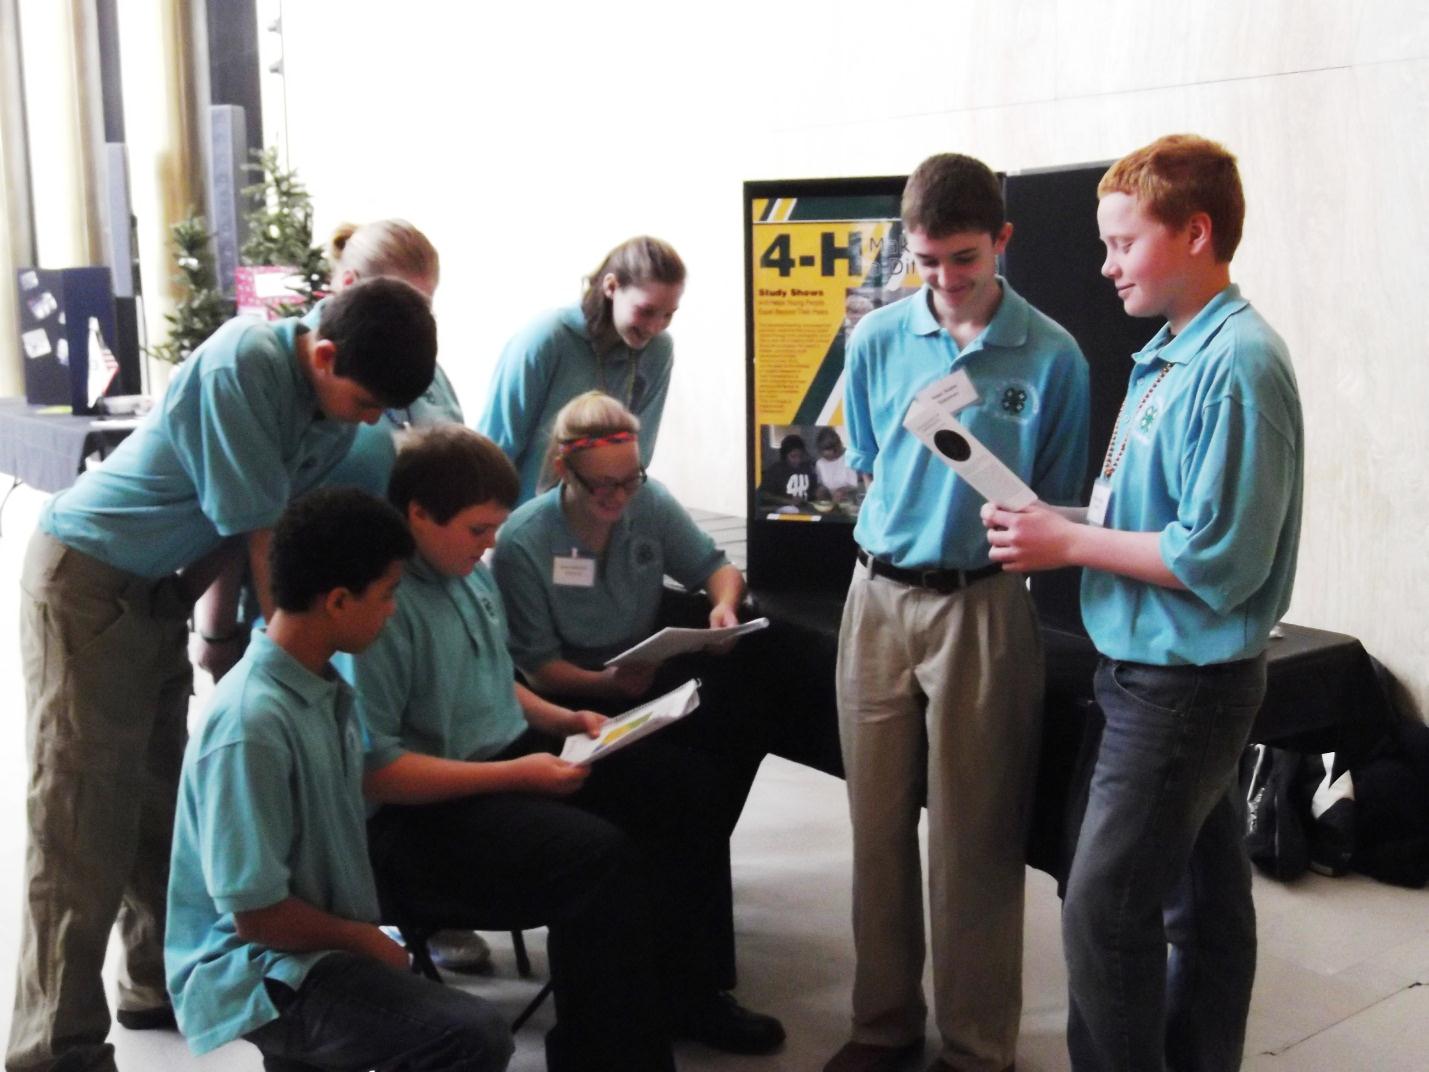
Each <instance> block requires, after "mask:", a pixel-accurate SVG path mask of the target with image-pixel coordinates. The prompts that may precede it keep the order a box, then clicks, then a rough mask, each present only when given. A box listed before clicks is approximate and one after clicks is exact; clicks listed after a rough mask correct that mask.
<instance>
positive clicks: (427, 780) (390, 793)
mask: <svg viewBox="0 0 1429 1072" xmlns="http://www.w3.org/2000/svg"><path fill="white" fill-rule="evenodd" d="M528 788H529V787H528V786H527V785H526V784H525V782H524V780H523V779H522V778H521V776H520V769H519V768H518V767H516V766H515V765H514V764H512V763H510V762H505V761H501V762H473V761H470V760H462V759H440V758H438V757H436V756H424V755H421V754H420V753H417V752H404V753H403V754H402V755H400V756H398V757H397V758H396V759H394V760H393V761H392V762H391V763H389V764H387V766H385V767H379V768H378V769H377V770H375V771H369V772H368V773H367V774H366V775H365V776H364V777H363V779H362V793H363V795H364V796H365V797H367V799H368V800H372V801H376V802H377V803H379V804H406V805H419V804H439V803H441V802H442V801H446V800H457V799H460V798H461V797H470V796H477V795H479V794H481V793H509V792H520V791H523V790H526V789H528Z"/></svg>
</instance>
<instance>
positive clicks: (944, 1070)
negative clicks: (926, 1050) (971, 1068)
mask: <svg viewBox="0 0 1429 1072" xmlns="http://www.w3.org/2000/svg"><path fill="white" fill-rule="evenodd" d="M927 1072H956V1069H954V1068H953V1066H952V1065H950V1064H946V1063H945V1062H944V1061H943V1059H942V1058H941V1057H937V1058H934V1059H933V1063H932V1064H930V1065H929V1066H928V1069H927ZM1002 1072H1017V1066H1016V1065H1008V1066H1007V1067H1006V1068H1004V1069H1003V1070H1002Z"/></svg>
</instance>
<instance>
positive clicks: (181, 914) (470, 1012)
mask: <svg viewBox="0 0 1429 1072" xmlns="http://www.w3.org/2000/svg"><path fill="white" fill-rule="evenodd" d="M411 553H412V538H411V536H410V534H409V533H408V532H407V528H406V526H405V525H404V524H403V523H402V519H401V518H400V517H399V516H397V514H396V513H395V512H394V511H393V510H392V509H391V508H390V507H388V506H387V505H386V504H385V503H382V502H380V501H378V500H376V499H374V498H372V497H371V496H369V495H366V494H363V493H362V492H359V491H355V490H351V489H347V490H331V491H327V490H325V491H319V492H315V493H313V494H311V495H309V496H307V497H306V498H304V499H302V500H300V501H299V502H298V503H296V504H294V505H293V506H292V507H291V508H290V509H289V510H288V511H287V512H286V513H285V514H284V516H283V518H282V519H281V520H280V522H279V523H278V526H277V528H276V530H275V532H274V536H273V543H272V555H271V563H270V564H271V589H272V593H273V599H274V602H275V604H276V606H277V610H276V611H275V612H274V613H273V616H272V618H271V620H270V622H269V624H268V628H267V630H266V632H259V633H257V634H255V636H254V639H253V643H252V645H251V646H250V647H249V649H248V652H247V654H246V655H245V656H244V657H243V659H242V661H241V662H239V663H238V665H237V666H236V667H235V668H234V669H233V670H232V671H231V672H230V673H229V674H228V675H227V676H225V677H224V679H223V681H222V682H220V683H219V686H218V688H217V690H216V691H215V693H214V698H213V703H212V707H211V709H210V712H209V715H208V718H207V720H206V722H205V723H204V726H203V728H202V730H201V731H200V732H199V734H198V735H197V736H196V737H195V738H194V739H193V741H192V742H191V743H190V745H189V748H188V750H187V752H186V754H185V756H184V766H183V774H182V778H181V781H180V797H179V814H178V817H177V820H176V824H175V832H174V850H173V858H172V862H171V867H170V881H169V931H168V937H167V940H166V943H165V961H166V965H167V968H168V977H169V990H170V992H171V993H172V994H173V999H174V1006H175V1011H176V1012H177V1014H178V1020H179V1025H180V1027H181V1028H182V1030H183V1032H184V1034H185V1035H186V1036H187V1037H188V1040H189V1044H190V1046H191V1047H192V1048H193V1049H194V1051H195V1052H197V1053H205V1052H207V1051H208V1050H211V1049H214V1048H215V1047H217V1046H220V1045H222V1044H223V1043H225V1042H228V1041H230V1040H231V1039H234V1038H239V1037H243V1038H247V1039H248V1041H250V1042H252V1043H253V1044H254V1045H256V1046H257V1047H258V1048H259V1049H260V1050H261V1051H262V1053H263V1058H264V1064H265V1066H266V1067H268V1068H275V1067H282V1068H306V1067H323V1068H334V1067H335V1068H371V1067H374V1066H375V1067H379V1068H385V1067H388V1062H390V1061H392V1060H393V1059H395V1058H397V1057H399V1056H400V1057H401V1058H402V1059H403V1061H404V1064H403V1066H402V1067H404V1068H410V1069H427V1070H437V1069H442V1070H449V1069H462V1070H469V1072H496V1070H499V1069H504V1068H505V1067H506V1064H507V1062H508V1060H509V1059H510V1057H511V1052H512V1043H511V1035H510V1032H509V1031H508V1030H507V1028H506V1025H505V1024H504V1023H503V1022H502V1021H501V1019H500V1018H499V1017H498V1016H497V1015H496V1014H495V1013H494V1012H493V1011H492V1009H491V1008H490V1007H489V1006H487V1005H486V1004H484V1003H483V1002H481V1001H479V1000H477V999H476V998H473V997H471V996H469V995H466V994H463V993H462V992H461V991H459V990H456V989H450V988H447V987H443V986H439V985H437V984H435V983H432V982H430V981H428V980H426V979H422V978H420V977H418V976H415V975H412V974H410V973H409V972H408V970H407V955H406V953H405V952H404V951H403V949H402V948H401V946H399V945H397V944H395V943H394V942H392V941H390V940H389V939H388V938H387V937H386V936H385V935H383V933H382V931H381V930H379V929H378V927H377V926H376V923H377V894H376V890H375V887H374V883H373V879H372V872H371V870H370V868H369V866H368V862H367V851H366V850H367V846H366V839H365V831H364V827H363V821H364V812H363V803H362V796H361V772H362V742H361V733H360V732H359V729H358V724H357V720H356V717H355V713H354V711H353V699H352V694H351V691H350V690H349V689H348V687H347V686H346V685H345V684H344V683H343V682H342V681H341V679H340V678H338V677H337V676H336V674H335V673H334V671H333V670H332V667H331V666H330V665H329V660H330V659H331V658H332V656H333V655H334V654H335V653H336V652H339V651H351V652H356V651H361V650H362V649H363V648H365V647H367V645H369V644H370V643H372V641H373V639H374V638H375V637H376V636H377V635H378V633H379V632H380V631H381V630H382V627H383V625H384V623H385V622H386V621H387V619H388V618H389V617H390V616H391V615H392V613H393V611H394V610H395V609H396V608H395V592H396V589H397V585H398V583H399V581H400V580H401V577H402V570H403V564H404V560H405V559H406V558H407V557H408V556H409V555H410V554H411Z"/></svg>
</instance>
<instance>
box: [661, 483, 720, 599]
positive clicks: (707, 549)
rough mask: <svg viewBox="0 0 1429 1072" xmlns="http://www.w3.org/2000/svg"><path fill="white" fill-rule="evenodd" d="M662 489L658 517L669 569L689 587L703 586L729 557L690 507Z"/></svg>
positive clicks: (666, 565)
mask: <svg viewBox="0 0 1429 1072" xmlns="http://www.w3.org/2000/svg"><path fill="white" fill-rule="evenodd" d="M652 490H654V489H652ZM658 490H659V492H660V508H659V514H658V517H657V520H658V524H659V526H660V543H661V545H662V547H663V550H664V559H665V572H666V573H667V574H668V575H669V576H671V577H673V578H675V580H677V581H679V582H680V583H681V584H683V585H684V586H685V587H686V588H690V589H695V588H699V587H701V586H702V585H703V584H704V583H705V581H707V580H709V578H710V575H711V574H712V573H714V571H715V570H717V569H719V568H720V567H721V566H727V565H729V559H728V558H726V557H725V553H724V552H723V551H721V550H720V549H719V548H718V547H717V546H715V542H714V538H713V537H711V536H710V534H709V533H707V532H705V531H704V530H703V529H701V528H700V527H699V526H698V525H696V524H695V519H694V518H692V517H691V516H690V514H689V511H688V510H686V509H685V508H684V507H683V506H681V505H680V503H679V501H678V500H676V498H675V497H674V496H673V495H671V494H670V493H669V492H668V491H666V490H665V489H664V488H660V489H658Z"/></svg>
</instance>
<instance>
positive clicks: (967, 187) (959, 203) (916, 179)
mask: <svg viewBox="0 0 1429 1072" xmlns="http://www.w3.org/2000/svg"><path fill="white" fill-rule="evenodd" d="M901 215H902V217H903V226H904V227H906V228H907V229H908V230H910V231H923V232H924V233H926V234H927V235H928V237H929V238H946V237H947V236H948V235H950V234H957V233H959V232H961V231H986V232H987V233H988V234H990V235H992V236H993V237H994V238H996V237H997V234H998V232H999V231H1001V230H1002V225H1003V224H1004V223H1006V222H1007V206H1006V205H1005V204H1004V202H1003V200H1002V184H1001V183H1000V182H998V180H997V176H996V175H995V174H993V172H992V169H991V168H989V167H988V166H987V165H986V164H984V163H983V162H982V161H981V160H975V159H973V158H972V157H971V156H963V155H962V154H961V153H939V154H937V155H936V156H930V157H928V159H927V160H924V161H923V162H922V163H921V164H919V165H918V166H917V167H916V168H914V169H913V174H911V175H909V176H908V182H907V184H906V185H905V186H904V187H903V203H902V206H901Z"/></svg>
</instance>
